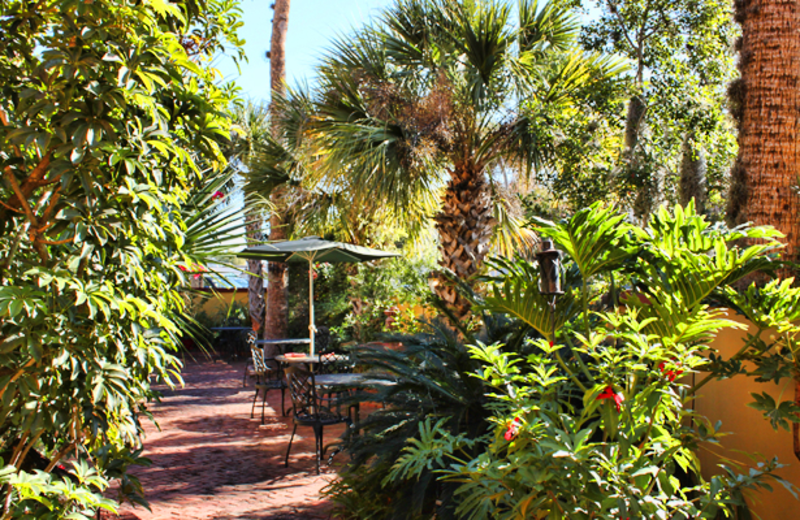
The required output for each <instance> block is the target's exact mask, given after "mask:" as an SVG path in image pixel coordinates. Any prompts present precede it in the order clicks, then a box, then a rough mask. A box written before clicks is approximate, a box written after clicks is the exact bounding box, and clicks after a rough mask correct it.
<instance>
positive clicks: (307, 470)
mask: <svg viewBox="0 0 800 520" xmlns="http://www.w3.org/2000/svg"><path fill="white" fill-rule="evenodd" d="M243 369H244V365H243V364H242V363H233V364H227V363H222V362H217V363H210V362H194V363H193V362H188V363H187V365H186V367H185V368H184V371H183V377H184V380H185V382H186V384H185V386H184V387H183V388H178V389H176V390H174V391H171V390H169V389H166V388H164V389H162V391H163V393H164V398H163V399H162V402H161V403H158V404H154V405H152V412H153V414H154V415H155V418H156V420H157V422H158V425H159V426H160V428H161V429H160V431H159V429H158V428H157V427H156V426H155V425H153V424H152V423H150V422H147V423H145V432H146V437H145V453H144V455H145V456H146V457H148V458H150V459H151V460H152V461H153V464H152V466H150V467H149V468H134V469H133V470H132V473H133V474H135V475H136V476H138V477H139V479H140V480H141V482H142V484H143V486H144V489H145V491H146V493H147V499H148V501H149V502H150V507H151V508H152V512H150V511H147V510H146V509H144V508H142V507H140V506H139V507H132V506H130V505H126V506H123V508H122V510H121V511H120V517H121V518H122V519H123V520H134V519H137V518H138V519H140V520H167V519H169V520H177V519H180V520H194V519H219V520H233V519H247V520H290V519H291V520H301V519H303V520H305V519H308V520H311V519H324V518H328V516H329V515H328V512H327V511H328V509H329V506H328V504H327V503H326V502H325V500H324V499H323V498H322V497H321V496H320V490H321V489H322V488H323V487H325V485H327V484H328V482H329V481H330V480H332V479H333V478H334V477H335V473H334V471H333V469H331V468H328V467H327V466H325V465H323V468H322V474H321V475H319V476H318V475H317V474H316V471H315V469H314V433H313V431H312V429H311V428H306V427H298V429H297V435H295V439H294V444H293V445H292V454H291V457H290V459H289V467H288V468H284V467H283V457H284V455H285V453H286V446H287V444H288V443H289V436H290V435H291V433H292V429H291V428H292V426H291V419H290V418H288V417H286V418H284V417H281V416H280V395H281V394H280V391H277V390H272V391H270V392H269V396H268V399H267V416H266V421H265V424H264V425H261V421H260V415H259V413H260V398H259V405H258V406H257V407H256V417H255V418H254V419H251V418H250V406H251V403H252V398H253V394H254V390H253V387H252V385H250V386H248V387H247V388H242V371H243ZM286 401H287V403H286V406H287V408H288V407H289V406H290V402H289V395H288V392H287V395H286ZM276 410H277V412H276ZM342 428H343V426H339V427H330V428H326V431H325V442H326V443H328V442H331V441H332V440H335V439H336V437H338V436H339V435H340V434H341V432H342ZM339 457H341V455H340V456H339Z"/></svg>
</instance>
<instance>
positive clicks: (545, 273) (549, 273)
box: [536, 238, 564, 296]
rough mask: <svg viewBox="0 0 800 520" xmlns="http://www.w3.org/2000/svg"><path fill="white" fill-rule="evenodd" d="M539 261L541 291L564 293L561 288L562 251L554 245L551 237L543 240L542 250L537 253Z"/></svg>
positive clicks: (548, 293) (554, 294)
mask: <svg viewBox="0 0 800 520" xmlns="http://www.w3.org/2000/svg"><path fill="white" fill-rule="evenodd" d="M536 259H537V260H538V261H539V272H540V273H541V280H540V281H539V291H540V292H541V293H542V294H544V295H548V296H557V295H559V294H564V291H562V290H561V269H560V267H561V251H559V250H558V249H556V248H554V247H553V241H552V240H551V239H549V238H545V239H543V240H542V250H541V251H539V252H538V253H536Z"/></svg>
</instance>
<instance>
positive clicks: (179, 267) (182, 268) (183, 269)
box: [178, 265, 186, 273]
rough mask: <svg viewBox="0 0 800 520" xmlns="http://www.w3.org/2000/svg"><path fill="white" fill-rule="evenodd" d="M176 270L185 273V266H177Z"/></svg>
mask: <svg viewBox="0 0 800 520" xmlns="http://www.w3.org/2000/svg"><path fill="white" fill-rule="evenodd" d="M178 269H180V270H181V271H183V272H184V273H185V272H186V266H185V265H179V266H178Z"/></svg>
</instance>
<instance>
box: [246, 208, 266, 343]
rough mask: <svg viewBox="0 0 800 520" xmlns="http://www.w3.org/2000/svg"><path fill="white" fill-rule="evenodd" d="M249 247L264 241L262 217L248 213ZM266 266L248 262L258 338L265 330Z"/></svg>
mask: <svg viewBox="0 0 800 520" xmlns="http://www.w3.org/2000/svg"><path fill="white" fill-rule="evenodd" d="M245 220H246V229H247V242H248V245H256V244H257V243H258V242H259V241H260V240H261V239H262V232H261V226H262V220H261V215H259V214H257V213H256V212H254V211H252V210H251V211H248V212H247V217H246V219H245ZM263 269H264V264H263V262H262V261H261V260H252V259H251V260H248V261H247V271H248V272H249V273H250V275H249V276H248V281H247V304H248V308H249V310H250V323H251V324H252V327H253V332H255V333H256V336H261V335H262V334H263V330H264V277H263V274H264V270H263Z"/></svg>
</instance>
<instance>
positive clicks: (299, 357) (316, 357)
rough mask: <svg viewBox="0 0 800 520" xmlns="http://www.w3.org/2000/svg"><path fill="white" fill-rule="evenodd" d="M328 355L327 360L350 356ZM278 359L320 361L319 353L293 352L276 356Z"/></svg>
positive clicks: (291, 361)
mask: <svg viewBox="0 0 800 520" xmlns="http://www.w3.org/2000/svg"><path fill="white" fill-rule="evenodd" d="M325 355H326V356H328V357H327V358H326V361H347V360H349V359H350V358H349V357H348V356H345V355H342V354H325ZM275 360H276V361H280V362H281V363H319V355H314V356H310V355H308V354H299V353H297V354H295V353H293V352H291V353H288V354H281V355H279V356H275Z"/></svg>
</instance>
